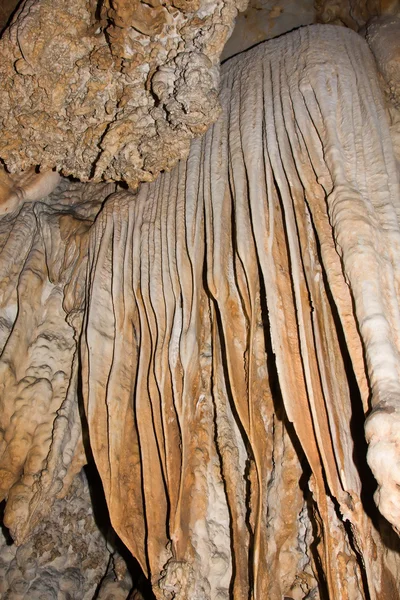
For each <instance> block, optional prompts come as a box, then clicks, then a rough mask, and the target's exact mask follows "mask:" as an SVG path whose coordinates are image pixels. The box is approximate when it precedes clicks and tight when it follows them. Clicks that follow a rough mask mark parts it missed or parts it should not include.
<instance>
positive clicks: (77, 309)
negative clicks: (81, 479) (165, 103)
mask: <svg viewBox="0 0 400 600" xmlns="http://www.w3.org/2000/svg"><path fill="white" fill-rule="evenodd" d="M111 16H112V15H111ZM111 16H110V18H111ZM220 101H221V105H222V114H221V116H220V118H219V119H218V121H217V122H216V123H215V125H213V126H212V127H211V128H210V129H209V131H208V132H207V133H206V135H205V136H204V137H203V138H202V139H197V140H194V141H193V142H192V145H191V150H190V154H189V156H188V158H187V160H182V161H180V162H179V164H178V165H177V167H175V169H173V170H172V171H171V172H169V173H163V174H161V176H160V177H159V178H158V179H157V180H156V181H155V182H153V183H146V184H144V185H142V186H141V187H140V189H139V191H138V192H137V193H134V192H132V191H130V190H121V189H120V188H116V186H115V185H113V184H97V185H93V184H90V185H88V184H86V185H85V184H80V183H71V182H69V181H67V180H65V179H62V180H61V182H60V183H59V184H58V187H56V188H55V189H54V190H53V191H52V192H51V193H50V195H48V196H46V197H45V198H42V199H41V200H40V201H37V200H35V197H36V193H37V190H38V189H46V190H51V189H52V187H54V185H56V184H57V182H55V181H53V180H52V181H51V182H49V181H48V180H43V181H42V182H41V183H40V185H39V184H38V185H33V184H32V183H31V182H30V180H28V184H27V185H28V188H29V190H28V192H29V194H28V196H29V195H30V196H29V198H28V199H29V200H31V201H30V202H29V203H27V202H25V203H23V201H24V197H23V195H22V196H21V195H20V197H19V196H18V194H17V195H15V192H12V194H14V195H13V196H12V198H13V202H12V203H11V204H9V210H8V211H7V212H5V214H4V216H3V217H2V219H1V221H0V227H1V238H0V239H1V251H0V268H1V274H2V278H1V282H2V288H1V292H2V296H1V304H0V306H1V310H2V316H1V326H2V332H3V334H2V340H3V342H2V343H3V348H4V349H3V354H2V357H1V369H2V373H3V375H2V379H1V381H2V382H4V384H3V387H2V390H1V393H2V395H1V396H0V416H1V419H2V421H1V432H2V434H1V435H2V439H1V442H2V450H3V455H2V458H1V460H0V468H1V469H2V471H1V473H0V475H1V482H2V496H3V497H7V505H6V512H5V524H6V525H7V527H9V528H10V532H11V534H12V535H13V537H14V538H15V539H16V540H17V541H18V542H19V543H23V545H24V544H27V543H28V542H29V536H31V535H34V531H35V530H36V528H37V527H38V523H39V521H40V518H43V517H44V515H46V514H47V513H48V512H49V511H50V508H51V502H52V501H53V499H54V498H58V500H57V502H60V501H61V502H62V498H63V497H65V495H66V494H68V489H69V488H70V485H71V481H72V482H73V481H75V479H74V477H75V475H76V473H77V472H78V471H79V470H80V468H81V466H82V465H83V464H84V462H85V460H86V459H87V456H88V452H89V450H90V454H91V455H92V456H93V459H94V461H95V464H96V467H97V469H98V472H99V474H100V477H101V480H102V484H103V488H104V495H105V498H106V501H107V506H108V510H109V514H110V519H111V524H112V526H113V528H114V529H115V531H116V532H117V534H118V535H119V536H120V538H121V539H122V541H123V542H124V543H125V545H126V546H127V548H128V549H129V551H130V552H131V553H132V555H133V556H134V557H135V558H136V559H137V560H138V561H139V563H140V565H141V568H142V569H143V572H144V573H145V574H146V575H148V577H149V578H150V580H151V583H152V586H153V591H154V594H155V596H156V597H157V598H159V599H160V600H161V599H171V600H172V599H173V598H175V599H178V600H187V598H196V599H201V600H203V599H204V600H208V599H210V600H211V599H212V600H228V598H234V600H242V599H243V598H248V597H249V595H251V597H252V598H254V599H255V600H264V599H265V598H268V599H271V600H275V599H276V600H278V599H279V600H280V599H281V598H282V597H286V598H292V599H293V600H301V599H304V598H313V599H319V598H326V597H330V598H335V599H336V598H337V599H339V598H340V599H342V598H343V599H346V598H348V599H349V600H358V599H360V600H361V599H362V600H367V598H368V599H371V600H378V599H379V600H389V599H390V600H396V599H398V598H400V594H399V589H400V560H399V556H400V555H399V540H398V537H397V534H396V533H395V532H394V531H393V529H392V527H391V526H390V525H389V523H391V524H392V526H393V528H394V529H398V524H399V522H400V514H399V510H400V509H399V507H400V494H399V489H400V475H399V473H400V470H399V452H398V448H399V443H400V442H399V439H400V437H399V431H400V416H399V415H400V317H399V314H400V310H399V300H398V299H399V297H400V294H399V291H400V290H399V285H400V271H399V265H400V193H399V192H400V189H399V178H398V165H397V162H396V158H395V153H394V149H393V144H392V139H391V135H390V129H389V124H388V121H387V116H386V113H385V106H384V101H383V96H382V93H381V89H380V83H379V80H378V75H377V71H376V64H375V60H374V57H373V56H372V54H371V52H370V50H369V48H368V45H367V43H366V42H365V41H364V40H363V39H362V38H361V37H360V36H358V35H357V34H355V33H353V32H351V31H349V30H346V29H344V28H338V27H333V26H312V27H307V28H304V29H300V30H298V31H296V32H293V33H291V34H290V35H286V36H284V37H281V38H279V39H277V40H273V41H271V42H268V43H266V44H262V45H260V46H258V47H256V48H254V49H253V50H250V51H248V52H246V53H244V54H242V55H240V56H239V57H237V58H234V59H231V60H230V61H228V62H227V63H226V64H225V65H224V66H223V70H222V89H221V94H220ZM50 184H51V185H50ZM5 185H9V187H10V189H14V188H13V185H14V184H13V183H12V182H8V183H7V182H6V184H5ZM41 186H44V188H41ZM32 189H33V190H34V191H33V192H32ZM364 423H366V439H365V437H364V431H363V426H364ZM366 442H367V443H368V452H367V444H366ZM367 461H368V463H367ZM370 468H371V469H372V472H373V475H374V477H375V479H376V482H377V489H376V493H375V501H376V504H377V506H378V508H379V511H380V513H379V512H378V510H377V509H376V507H375V505H374V504H373V491H374V479H373V477H372V474H371V471H370ZM382 515H383V516H384V517H385V518H383V517H382ZM26 540H28V541H26Z"/></svg>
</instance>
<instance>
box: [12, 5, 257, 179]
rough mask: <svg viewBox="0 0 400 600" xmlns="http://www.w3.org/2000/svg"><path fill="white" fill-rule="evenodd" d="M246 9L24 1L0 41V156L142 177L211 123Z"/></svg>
mask: <svg viewBox="0 0 400 600" xmlns="http://www.w3.org/2000/svg"><path fill="white" fill-rule="evenodd" d="M99 6H100V7H101V8H100V9H99ZM245 6H246V1H245V0H193V1H191V2H180V1H172V0H168V1H166V2H161V1H159V0H152V1H150V2H142V1H139V0H134V1H132V2H116V1H111V0H110V1H109V2H101V3H98V2H95V1H94V0H91V1H89V0H58V1H56V0H39V1H36V0H25V2H23V3H22V4H21V6H20V7H19V9H18V11H17V13H16V14H15V17H14V19H13V22H12V24H11V26H10V27H9V28H8V29H7V31H6V32H5V33H4V34H3V36H2V38H1V40H0V54H1V57H2V60H1V64H0V82H1V83H0V124H1V129H2V138H1V143H0V158H1V159H2V160H3V161H4V163H5V164H6V166H7V168H8V170H9V171H11V172H19V171H21V170H26V169H28V168H29V167H31V166H38V165H40V166H41V167H42V169H44V170H45V169H49V168H55V169H56V170H57V171H60V172H62V173H63V174H64V175H73V176H74V177H77V178H79V179H80V180H81V181H88V180H93V181H99V180H101V179H105V180H113V181H115V180H116V181H118V180H124V181H126V182H128V183H129V185H131V186H136V185H137V184H138V182H140V181H151V180H152V179H154V177H155V176H156V175H157V174H158V173H159V172H160V171H161V170H164V169H170V168H171V167H172V166H173V165H174V164H176V162H177V160H178V159H179V158H182V157H183V156H186V155H187V153H188V150H189V143H190V139H191V138H192V137H194V136H198V135H200V134H202V133H204V132H205V131H206V129H207V127H208V126H209V125H210V123H212V122H213V121H215V119H216V118H217V117H218V114H219V102H218V91H217V90H218V84H219V69H218V60H219V56H220V53H221V51H222V48H223V46H224V43H225V41H226V39H227V37H228V36H229V35H230V33H231V30H232V27H233V23H234V19H235V16H236V14H237V11H238V9H242V8H245Z"/></svg>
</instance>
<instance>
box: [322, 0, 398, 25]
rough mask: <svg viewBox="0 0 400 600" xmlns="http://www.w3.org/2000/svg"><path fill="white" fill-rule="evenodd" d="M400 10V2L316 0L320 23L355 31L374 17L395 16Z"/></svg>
mask: <svg viewBox="0 0 400 600" xmlns="http://www.w3.org/2000/svg"><path fill="white" fill-rule="evenodd" d="M399 8H400V2H399V0H315V9H316V13H317V19H318V21H319V22H320V23H332V24H334V25H344V26H345V27H349V28H350V29H354V30H355V31H359V30H360V29H362V28H363V27H364V26H365V24H366V23H367V22H368V21H369V20H370V19H371V18H372V17H376V16H380V15H389V14H395V13H396V12H398V10H399Z"/></svg>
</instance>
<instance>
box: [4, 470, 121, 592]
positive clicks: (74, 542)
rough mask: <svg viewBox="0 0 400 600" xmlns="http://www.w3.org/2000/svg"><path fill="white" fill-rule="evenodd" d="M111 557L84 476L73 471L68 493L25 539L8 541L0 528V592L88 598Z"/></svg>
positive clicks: (94, 589)
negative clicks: (94, 512) (74, 474)
mask: <svg viewBox="0 0 400 600" xmlns="http://www.w3.org/2000/svg"><path fill="white" fill-rule="evenodd" d="M110 557H111V554H110V551H109V549H108V548H107V543H106V540H105V538H104V537H103V535H102V533H101V532H100V530H99V528H98V526H97V525H96V522H95V519H94V516H93V509H92V506H91V500H90V496H89V489H88V485H87V482H86V479H85V478H84V476H83V474H81V475H78V476H77V477H76V478H75V479H74V482H73V484H72V486H71V489H70V491H69V493H68V495H67V496H66V497H65V498H64V499H63V500H57V501H56V502H55V503H54V505H53V507H52V510H51V513H49V514H48V515H47V516H46V518H45V519H43V520H42V521H41V522H40V524H39V526H38V527H37V528H36V530H35V532H34V535H33V536H31V538H30V539H29V541H27V542H26V543H25V544H23V545H22V546H19V547H17V546H16V545H15V544H10V540H9V539H8V538H7V537H6V536H5V535H4V534H3V533H2V532H1V530H0V597H1V598H2V599H3V600H68V599H76V600H78V598H79V600H92V598H93V597H94V595H95V592H96V589H97V588H98V587H100V583H101V580H102V578H103V577H104V575H105V574H106V572H107V567H108V564H109V562H110ZM127 595H128V594H127V593H126V594H125V598H126V597H127Z"/></svg>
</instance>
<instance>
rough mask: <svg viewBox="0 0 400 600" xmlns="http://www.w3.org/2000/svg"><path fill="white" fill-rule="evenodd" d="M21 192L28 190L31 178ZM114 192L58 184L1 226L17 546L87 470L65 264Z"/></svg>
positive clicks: (8, 476) (10, 511) (8, 482)
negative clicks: (64, 239) (61, 237)
mask: <svg viewBox="0 0 400 600" xmlns="http://www.w3.org/2000/svg"><path fill="white" fill-rule="evenodd" d="M21 189H22V190H23V188H21ZM27 189H28V191H29V190H32V189H35V186H33V187H32V185H31V179H28V188H27ZM114 190H115V186H114V185H112V184H99V185H98V186H96V185H94V186H92V187H88V188H84V187H82V185H81V184H70V183H69V182H67V181H63V182H62V183H61V185H60V186H59V187H58V188H57V190H56V192H54V193H53V195H51V196H48V197H47V198H43V199H42V201H41V202H37V203H35V204H33V203H26V204H25V205H24V206H23V207H22V208H20V207H19V208H20V210H19V212H14V213H11V214H6V215H5V216H3V218H2V219H1V220H0V273H1V287H0V314H1V319H0V348H1V359H0V428H1V429H0V456H1V459H0V499H3V498H4V497H7V499H8V500H7V508H6V513H5V523H6V525H7V527H9V528H10V530H11V533H12V535H13V537H14V538H15V539H16V540H17V541H18V542H19V543H21V542H22V541H24V540H25V539H26V538H27V537H28V536H29V535H30V533H31V531H32V529H34V527H35V526H36V525H37V524H38V523H39V522H40V521H41V519H42V518H43V516H45V515H46V514H47V512H48V510H49V508H50V507H51V504H52V502H53V500H54V498H56V497H60V496H62V495H64V494H65V493H66V492H67V490H68V486H69V484H70V482H71V481H72V478H73V477H74V475H75V474H76V473H77V472H78V471H79V470H80V468H81V467H82V465H83V464H85V462H86V458H85V454H84V452H83V446H82V424H81V418H80V415H79V406H78V396H77V386H78V377H79V373H78V371H79V365H78V356H77V339H76V338H75V337H74V328H73V326H72V323H73V322H75V320H78V321H79V319H81V318H82V316H81V313H79V311H75V312H73V314H71V315H70V320H69V322H67V320H66V316H67V313H66V311H65V309H64V303H66V302H68V289H72V287H73V284H72V279H71V276H70V272H69V271H68V268H69V264H70V263H71V261H73V262H78V267H77V269H78V271H79V268H80V266H79V265H80V264H81V263H82V262H83V264H82V267H81V268H84V261H82V260H80V259H81V258H82V254H81V253H80V247H79V246H76V245H74V240H75V239H76V236H78V238H79V239H80V238H81V237H82V233H83V232H84V231H85V230H87V229H88V228H89V226H90V224H91V223H92V221H93V218H94V216H95V214H96V212H97V211H98V210H99V207H100V206H101V202H102V201H103V200H104V198H106V197H107V195H109V194H110V193H111V192H112V191H114ZM21 194H22V196H26V194H24V193H23V192H21ZM47 202H49V203H50V204H51V203H54V207H53V209H51V208H50V207H48V205H47V204H46V203H47ZM52 210H53V211H54V210H56V211H57V215H58V217H59V218H60V219H61V221H62V223H63V234H64V235H68V250H69V255H68V253H66V255H64V249H65V248H64V245H63V246H62V251H63V255H62V257H61V256H60V254H59V253H57V244H58V243H59V238H58V237H57V232H58V229H57V226H56V223H54V217H52ZM73 217H75V220H73ZM52 219H53V222H52ZM71 222H73V223H74V224H76V227H75V229H74V227H73V226H71ZM49 228H51V231H52V235H49ZM79 243H80V242H79ZM49 256H51V263H50V260H49ZM58 258H60V260H59V261H58ZM50 264H51V269H50ZM80 272H81V271H80ZM66 278H67V279H68V283H69V288H68V289H67V290H65V282H66ZM81 279H82V278H81ZM81 286H84V281H81ZM84 293H85V290H84V289H83V288H82V287H81V288H78V287H76V286H75V287H74V288H73V298H74V300H73V302H74V303H75V304H79V298H83V296H84ZM70 312H71V307H70Z"/></svg>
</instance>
